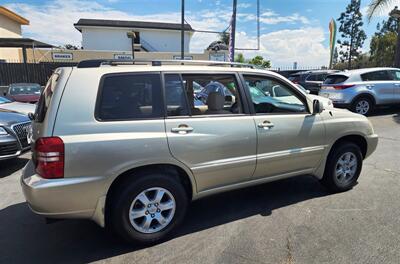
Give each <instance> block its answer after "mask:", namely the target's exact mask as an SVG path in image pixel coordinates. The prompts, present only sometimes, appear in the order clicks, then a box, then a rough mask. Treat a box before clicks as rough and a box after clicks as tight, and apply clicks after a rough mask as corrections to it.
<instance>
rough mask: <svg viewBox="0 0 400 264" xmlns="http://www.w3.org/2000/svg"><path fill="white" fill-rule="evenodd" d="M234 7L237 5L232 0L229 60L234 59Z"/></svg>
mask: <svg viewBox="0 0 400 264" xmlns="http://www.w3.org/2000/svg"><path fill="white" fill-rule="evenodd" d="M236 7H237V0H233V10H232V19H231V35H230V39H229V59H230V61H231V62H234V61H235V33H236Z"/></svg>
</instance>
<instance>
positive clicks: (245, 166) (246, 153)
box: [164, 73, 257, 192]
mask: <svg viewBox="0 0 400 264" xmlns="http://www.w3.org/2000/svg"><path fill="white" fill-rule="evenodd" d="M164 83H165V85H164V87H165V99H166V100H165V101H166V107H167V113H168V117H167V118H166V119H165V127H166V133H167V137H168V143H169V147H170V151H171V154H172V155H173V156H174V157H175V158H176V159H177V160H179V161H180V162H182V163H184V164H185V165H186V166H187V167H189V168H190V169H191V170H192V172H193V174H194V176H195V179H196V184H197V189H198V191H199V192H201V191H206V190H209V189H213V188H217V187H221V186H225V185H229V184H235V183H240V182H244V181H247V180H249V179H250V178H251V176H252V175H253V173H254V170H255V167H256V148H257V145H256V144H257V143H256V142H257V138H256V130H255V126H254V121H253V117H252V116H251V115H250V114H249V113H246V111H244V107H243V101H242V99H241V98H242V97H241V92H240V90H239V89H238V85H237V80H236V75H235V74H215V73H213V74H182V75H181V74H174V73H171V74H164ZM210 85H214V86H218V87H219V89H228V90H229V91H230V93H231V94H232V95H231V96H230V97H229V98H226V97H225V96H224V94H223V93H220V92H219V91H215V92H211V93H209V94H208V95H207V99H206V100H204V99H203V101H202V100H200V99H198V98H196V96H195V93H194V87H196V89H198V88H199V87H201V89H207V87H208V86H210Z"/></svg>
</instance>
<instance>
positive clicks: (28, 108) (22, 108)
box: [0, 96, 36, 115]
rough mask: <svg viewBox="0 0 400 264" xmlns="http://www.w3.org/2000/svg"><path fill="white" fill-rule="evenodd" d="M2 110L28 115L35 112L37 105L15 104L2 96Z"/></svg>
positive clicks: (0, 102)
mask: <svg viewBox="0 0 400 264" xmlns="http://www.w3.org/2000/svg"><path fill="white" fill-rule="evenodd" d="M0 108H1V109H6V110H10V111H14V112H19V113H22V114H25V115H28V114H29V113H34V112H35V109H36V104H28V103H20V102H14V101H11V100H9V99H7V98H5V97H2V96H0Z"/></svg>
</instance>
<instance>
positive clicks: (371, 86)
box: [366, 84, 375, 89]
mask: <svg viewBox="0 0 400 264" xmlns="http://www.w3.org/2000/svg"><path fill="white" fill-rule="evenodd" d="M374 86H375V85H373V84H368V85H366V87H367V88H368V89H372V88H374Z"/></svg>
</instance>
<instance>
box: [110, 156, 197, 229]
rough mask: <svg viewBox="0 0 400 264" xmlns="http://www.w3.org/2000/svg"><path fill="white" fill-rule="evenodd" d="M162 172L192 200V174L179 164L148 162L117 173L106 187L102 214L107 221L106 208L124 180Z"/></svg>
mask: <svg viewBox="0 0 400 264" xmlns="http://www.w3.org/2000/svg"><path fill="white" fill-rule="evenodd" d="M157 172H158V173H163V174H168V175H170V176H171V177H175V178H176V179H177V180H178V181H179V182H180V183H182V185H183V186H184V188H185V191H186V193H187V195H188V199H189V200H192V198H193V195H195V193H196V190H197V189H196V184H195V182H194V180H193V177H192V175H189V173H188V172H187V171H186V170H185V169H184V168H181V167H180V166H178V165H176V164H168V163H161V164H148V165H142V166H139V167H135V168H131V169H129V170H127V171H125V172H123V173H121V174H120V175H118V176H117V177H116V178H114V180H113V181H112V182H111V184H110V185H109V187H108V189H107V194H106V200H105V205H104V210H105V212H104V216H105V219H106V223H107V218H108V217H107V214H108V212H109V210H108V208H110V205H111V204H112V201H113V199H114V197H115V195H116V194H117V192H116V191H117V190H118V188H119V187H120V186H122V185H124V184H125V183H126V182H128V181H131V180H132V177H141V175H143V174H145V173H157Z"/></svg>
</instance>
